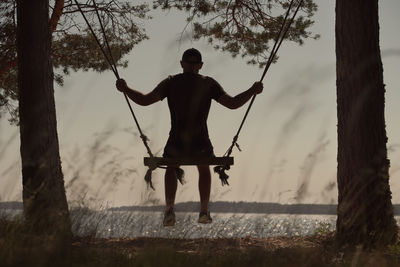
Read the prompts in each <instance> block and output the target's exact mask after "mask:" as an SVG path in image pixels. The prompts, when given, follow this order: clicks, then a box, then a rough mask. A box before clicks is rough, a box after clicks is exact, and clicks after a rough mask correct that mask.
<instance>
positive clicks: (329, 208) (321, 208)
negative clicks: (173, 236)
mask: <svg viewBox="0 0 400 267" xmlns="http://www.w3.org/2000/svg"><path fill="white" fill-rule="evenodd" d="M199 205H200V204H199V202H194V201H191V202H182V203H177V204H176V205H175V210H176V212H198V210H199ZM22 208H23V205H22V202H17V201H11V202H0V211H1V210H5V209H14V210H22ZM210 209H211V211H212V212H215V213H256V214H304V215H336V209H337V205H336V204H279V203H268V202H229V201H217V202H211V203H210ZM393 209H394V215H396V216H398V215H400V204H394V205H393ZM107 210H109V211H143V212H145V211H160V212H162V211H164V206H163V205H153V206H139V205H135V206H121V207H113V208H108V209H107Z"/></svg>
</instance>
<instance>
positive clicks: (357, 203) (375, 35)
mask: <svg viewBox="0 0 400 267" xmlns="http://www.w3.org/2000/svg"><path fill="white" fill-rule="evenodd" d="M336 62H337V63H336V75H337V81H336V86H337V117H338V128H337V133H338V157H337V160H338V176H337V180H338V191H339V196H338V218H337V224H336V229H337V238H338V241H339V242H340V243H341V244H352V245H356V244H363V245H365V246H368V247H371V246H379V245H386V244H389V243H392V242H394V241H395V240H396V237H397V226H396V222H395V220H394V216H393V206H392V203H391V191H390V187H389V160H388V158H387V149H386V143H387V136H386V130H385V115H384V109H385V97H384V94H385V86H384V84H383V68H382V60H381V55H380V47H379V20H378V0H336Z"/></svg>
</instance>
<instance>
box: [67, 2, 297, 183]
mask: <svg viewBox="0 0 400 267" xmlns="http://www.w3.org/2000/svg"><path fill="white" fill-rule="evenodd" d="M74 1H75V4H76V5H77V7H78V9H79V11H80V13H81V14H82V17H83V18H84V20H85V22H86V24H87V25H88V28H89V29H90V31H91V33H92V35H93V37H94V38H95V40H96V42H97V44H98V46H99V48H100V49H101V51H102V53H103V55H104V57H105V58H106V60H107V62H108V64H109V66H110V68H111V70H112V72H113V73H114V75H115V77H116V78H117V79H120V77H119V74H118V70H117V66H116V64H115V61H114V59H113V56H112V54H111V48H110V45H109V43H108V40H107V37H106V34H105V29H104V26H103V23H102V21H101V18H100V14H99V11H98V9H97V4H96V2H95V0H92V1H93V5H94V9H95V11H96V15H97V18H98V20H99V24H100V27H101V30H102V33H103V38H104V41H105V43H106V47H107V50H108V54H109V57H108V55H107V53H106V52H105V51H104V49H103V46H102V45H101V43H100V41H99V39H98V38H97V36H96V34H95V32H94V31H93V29H92V27H91V25H90V23H89V21H88V20H87V18H86V16H85V14H84V12H83V11H82V9H81V7H80V5H79V3H78V2H77V0H74ZM294 1H295V0H291V2H290V4H289V7H288V9H287V11H286V15H285V18H284V20H283V22H282V25H281V28H280V30H279V32H278V35H277V37H276V39H275V43H274V46H273V48H272V50H271V54H270V56H269V58H268V61H267V64H266V66H265V68H264V71H263V73H262V76H261V79H260V82H262V81H263V79H264V77H265V75H266V73H267V71H268V69H269V67H270V65H271V63H272V62H273V60H274V58H275V55H276V53H277V51H278V49H279V47H280V46H281V44H282V41H283V39H284V37H285V35H286V33H287V32H288V30H289V28H290V25H291V24H292V22H293V21H294V18H295V17H296V14H297V12H298V11H299V9H300V7H301V5H302V3H303V1H304V0H300V1H299V4H298V6H297V8H296V10H295V12H294V13H293V15H292V17H291V19H290V21H289V23H288V25H287V27H286V28H285V26H286V21H287V19H288V16H289V13H290V11H291V9H292V6H293V3H294ZM124 97H125V100H126V102H127V104H128V107H129V109H130V112H131V114H132V117H133V119H134V121H135V123H136V127H137V129H138V131H139V134H140V138H141V139H142V141H143V144H144V146H145V147H146V150H147V153H148V154H149V157H144V159H143V162H144V165H145V166H147V167H148V170H147V172H146V175H145V178H144V179H145V181H146V183H147V184H148V186H150V187H151V188H152V189H153V190H154V187H153V185H152V181H151V173H152V171H153V170H155V169H156V168H167V167H168V166H172V167H176V173H177V178H178V180H179V181H180V182H181V183H182V179H183V170H182V169H180V168H179V166H181V165H217V166H215V167H214V172H216V173H218V174H219V178H220V180H221V183H222V185H229V183H228V178H229V176H228V175H227V174H226V173H225V171H226V170H229V169H230V166H231V165H233V164H234V158H233V157H231V156H230V155H231V154H232V151H233V148H234V147H235V146H236V147H237V149H238V150H239V151H241V150H240V147H239V145H238V143H237V140H238V138H239V133H240V131H241V129H242V127H243V124H244V122H245V120H246V118H247V115H248V114H249V111H250V109H251V107H252V105H253V103H254V100H255V98H256V95H253V97H252V98H251V101H250V104H249V106H248V108H247V110H246V113H245V115H244V117H243V119H242V121H241V123H240V126H239V129H238V130H237V132H236V135H235V136H234V137H233V140H232V143H231V145H230V147H229V148H228V150H227V151H226V152H225V154H224V155H223V156H222V157H211V158H164V157H155V156H154V155H153V153H152V152H151V150H150V147H149V145H148V143H147V141H148V138H147V137H146V136H145V135H144V134H143V132H142V129H141V128H140V125H139V122H138V120H137V118H136V116H135V113H134V112H133V108H132V106H131V104H130V102H129V99H128V97H127V95H126V93H124Z"/></svg>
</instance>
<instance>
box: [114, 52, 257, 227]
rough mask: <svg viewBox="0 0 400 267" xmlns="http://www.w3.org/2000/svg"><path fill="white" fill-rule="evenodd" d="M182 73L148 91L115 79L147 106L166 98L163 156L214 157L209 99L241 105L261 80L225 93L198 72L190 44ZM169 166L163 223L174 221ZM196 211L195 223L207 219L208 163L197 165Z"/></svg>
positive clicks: (198, 56)
mask: <svg viewBox="0 0 400 267" xmlns="http://www.w3.org/2000/svg"><path fill="white" fill-rule="evenodd" d="M180 63H181V66H182V69H183V73H180V74H177V75H174V76H169V77H168V78H166V79H165V80H163V81H162V82H161V83H160V84H158V85H157V87H156V88H155V89H154V90H153V91H151V92H150V93H148V94H142V93H140V92H139V91H136V90H134V89H132V88H129V87H128V86H127V84H126V82H125V80H123V79H119V80H117V82H116V87H117V89H118V90H119V91H121V92H124V93H126V94H127V96H128V97H129V98H130V99H132V100H133V101H134V102H135V103H137V104H139V105H142V106H147V105H151V104H153V103H155V102H157V101H160V100H163V99H164V98H167V100H168V107H169V110H170V116H171V130H170V132H169V138H168V141H167V144H166V146H165V148H164V154H163V156H164V157H168V158H173V157H181V158H182V157H206V158H209V157H215V156H214V151H213V146H212V144H211V141H210V139H209V136H208V129H207V117H208V112H209V110H210V105H211V100H212V99H214V100H215V101H217V102H218V103H220V104H221V105H223V106H225V107H227V108H230V109H236V108H239V107H241V106H242V105H244V104H245V103H246V102H247V101H248V100H249V99H250V98H251V97H252V96H253V95H254V94H259V93H261V92H262V91H263V84H262V83H261V82H255V83H254V84H253V85H252V86H251V87H250V89H248V90H245V91H244V92H242V93H240V94H238V95H236V96H235V97H231V96H229V95H228V94H227V93H226V92H225V91H224V90H223V89H222V87H221V86H220V85H219V84H218V82H216V81H215V80H214V79H213V78H211V77H207V76H202V75H200V74H199V70H200V69H201V68H202V66H203V62H202V56H201V54H200V52H199V51H198V50H196V49H194V48H190V49H188V50H186V51H185V52H184V53H183V55H182V60H181V62H180ZM177 167H179V166H169V167H168V168H167V169H166V172H165V202H166V209H165V214H164V221H163V224H164V226H173V225H174V224H175V213H174V203H175V195H176V189H177V177H176V168H177ZM197 169H198V171H199V184H198V186H199V192H200V214H199V220H198V222H199V223H211V222H212V219H211V216H210V212H209V210H208V203H209V199H210V190H211V173H210V167H209V166H208V165H198V166H197Z"/></svg>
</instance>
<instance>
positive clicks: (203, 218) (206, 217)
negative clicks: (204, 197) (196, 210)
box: [198, 211, 212, 224]
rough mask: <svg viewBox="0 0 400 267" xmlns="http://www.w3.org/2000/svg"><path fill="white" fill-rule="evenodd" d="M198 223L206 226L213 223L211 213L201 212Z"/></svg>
mask: <svg viewBox="0 0 400 267" xmlns="http://www.w3.org/2000/svg"><path fill="white" fill-rule="evenodd" d="M198 223H204V224H207V223H212V219H211V216H210V212H203V211H202V212H200V214H199V220H198Z"/></svg>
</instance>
